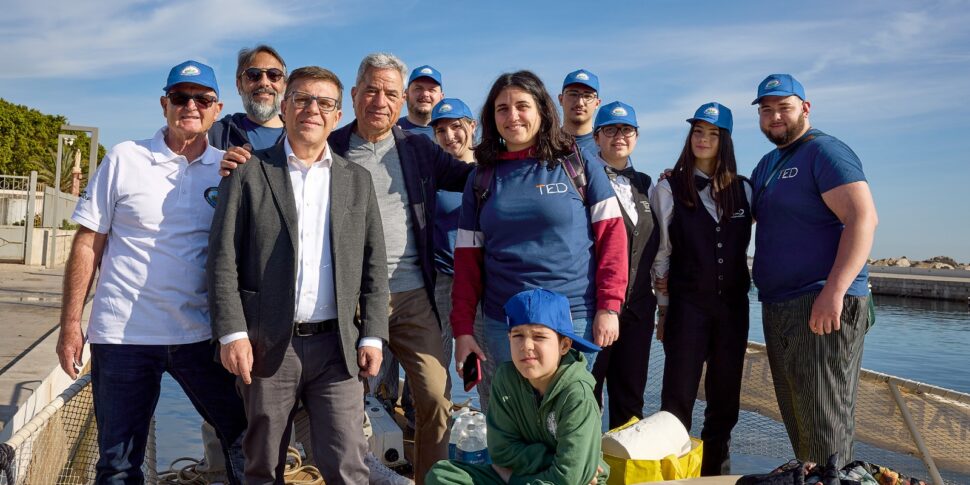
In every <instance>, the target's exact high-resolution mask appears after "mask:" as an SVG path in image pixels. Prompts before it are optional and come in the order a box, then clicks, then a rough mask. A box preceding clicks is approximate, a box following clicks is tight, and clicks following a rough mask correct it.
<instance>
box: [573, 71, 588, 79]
mask: <svg viewBox="0 0 970 485" xmlns="http://www.w3.org/2000/svg"><path fill="white" fill-rule="evenodd" d="M576 79H579V80H580V81H589V75H587V74H586V73H585V72H581V73H579V74H577V75H576Z"/></svg>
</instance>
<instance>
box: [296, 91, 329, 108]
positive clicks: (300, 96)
mask: <svg viewBox="0 0 970 485" xmlns="http://www.w3.org/2000/svg"><path fill="white" fill-rule="evenodd" d="M289 98H290V101H292V102H293V106H296V107H297V108H299V109H305V108H309V107H310V103H312V102H314V101H316V102H317V106H318V107H319V108H320V111H322V112H324V113H329V112H331V111H333V110H335V109H337V100H336V99H333V98H328V97H326V96H313V95H312V94H307V93H303V92H300V91H296V92H294V93H291V94H290V96H289Z"/></svg>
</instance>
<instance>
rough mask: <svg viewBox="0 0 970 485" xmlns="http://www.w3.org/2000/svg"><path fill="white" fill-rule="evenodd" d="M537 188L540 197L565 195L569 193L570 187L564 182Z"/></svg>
mask: <svg viewBox="0 0 970 485" xmlns="http://www.w3.org/2000/svg"><path fill="white" fill-rule="evenodd" d="M536 187H537V188H538V189H539V195H548V194H565V193H566V192H569V186H568V185H566V184H564V183H562V182H556V183H552V184H536Z"/></svg>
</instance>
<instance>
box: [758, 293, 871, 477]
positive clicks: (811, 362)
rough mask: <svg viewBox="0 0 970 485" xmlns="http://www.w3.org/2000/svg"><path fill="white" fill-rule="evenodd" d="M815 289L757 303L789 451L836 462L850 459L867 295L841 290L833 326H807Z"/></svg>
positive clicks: (841, 463)
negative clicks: (823, 329)
mask: <svg viewBox="0 0 970 485" xmlns="http://www.w3.org/2000/svg"><path fill="white" fill-rule="evenodd" d="M817 296H818V292H813V293H808V294H805V295H801V296H798V297H795V298H792V299H791V300H787V301H784V302H780V303H765V304H764V305H762V321H763V324H764V333H765V344H766V345H767V347H768V363H769V365H770V366H771V377H772V380H773V381H774V387H775V398H776V399H777V401H778V408H779V410H780V411H781V416H782V419H783V420H784V422H785V429H786V430H787V432H788V438H789V440H790V441H791V445H792V448H793V449H794V450H795V456H796V457H797V458H798V459H799V460H802V461H814V462H816V463H826V461H827V460H828V457H829V455H831V454H832V453H839V460H838V467H840V468H841V467H842V466H844V465H845V464H846V463H849V462H851V461H852V440H853V436H854V434H855V401H856V395H857V394H858V390H859V369H860V367H861V365H862V345H863V342H864V340H865V336H866V332H867V331H868V330H869V325H870V322H869V313H868V297H864V296H863V297H856V296H846V297H845V298H844V300H843V306H842V316H841V325H842V328H841V330H839V331H838V332H832V333H830V334H828V335H823V336H819V335H816V334H814V333H812V332H811V330H810V329H809V328H808V321H809V319H810V318H811V314H812V304H813V303H814V302H815V298H816V297H817Z"/></svg>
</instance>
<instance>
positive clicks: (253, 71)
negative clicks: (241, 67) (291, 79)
mask: <svg viewBox="0 0 970 485" xmlns="http://www.w3.org/2000/svg"><path fill="white" fill-rule="evenodd" d="M264 72H265V73H266V77H267V78H269V82H271V83H275V82H277V81H279V80H280V79H283V76H285V75H286V74H284V73H283V71H281V70H279V69H277V68H275V67H271V68H269V69H260V68H258V67H250V68H249V69H246V70H245V71H243V72H242V74H240V77H242V76H246V79H248V80H249V82H252V83H254V82H259V80H260V79H262V78H263V73H264Z"/></svg>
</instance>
